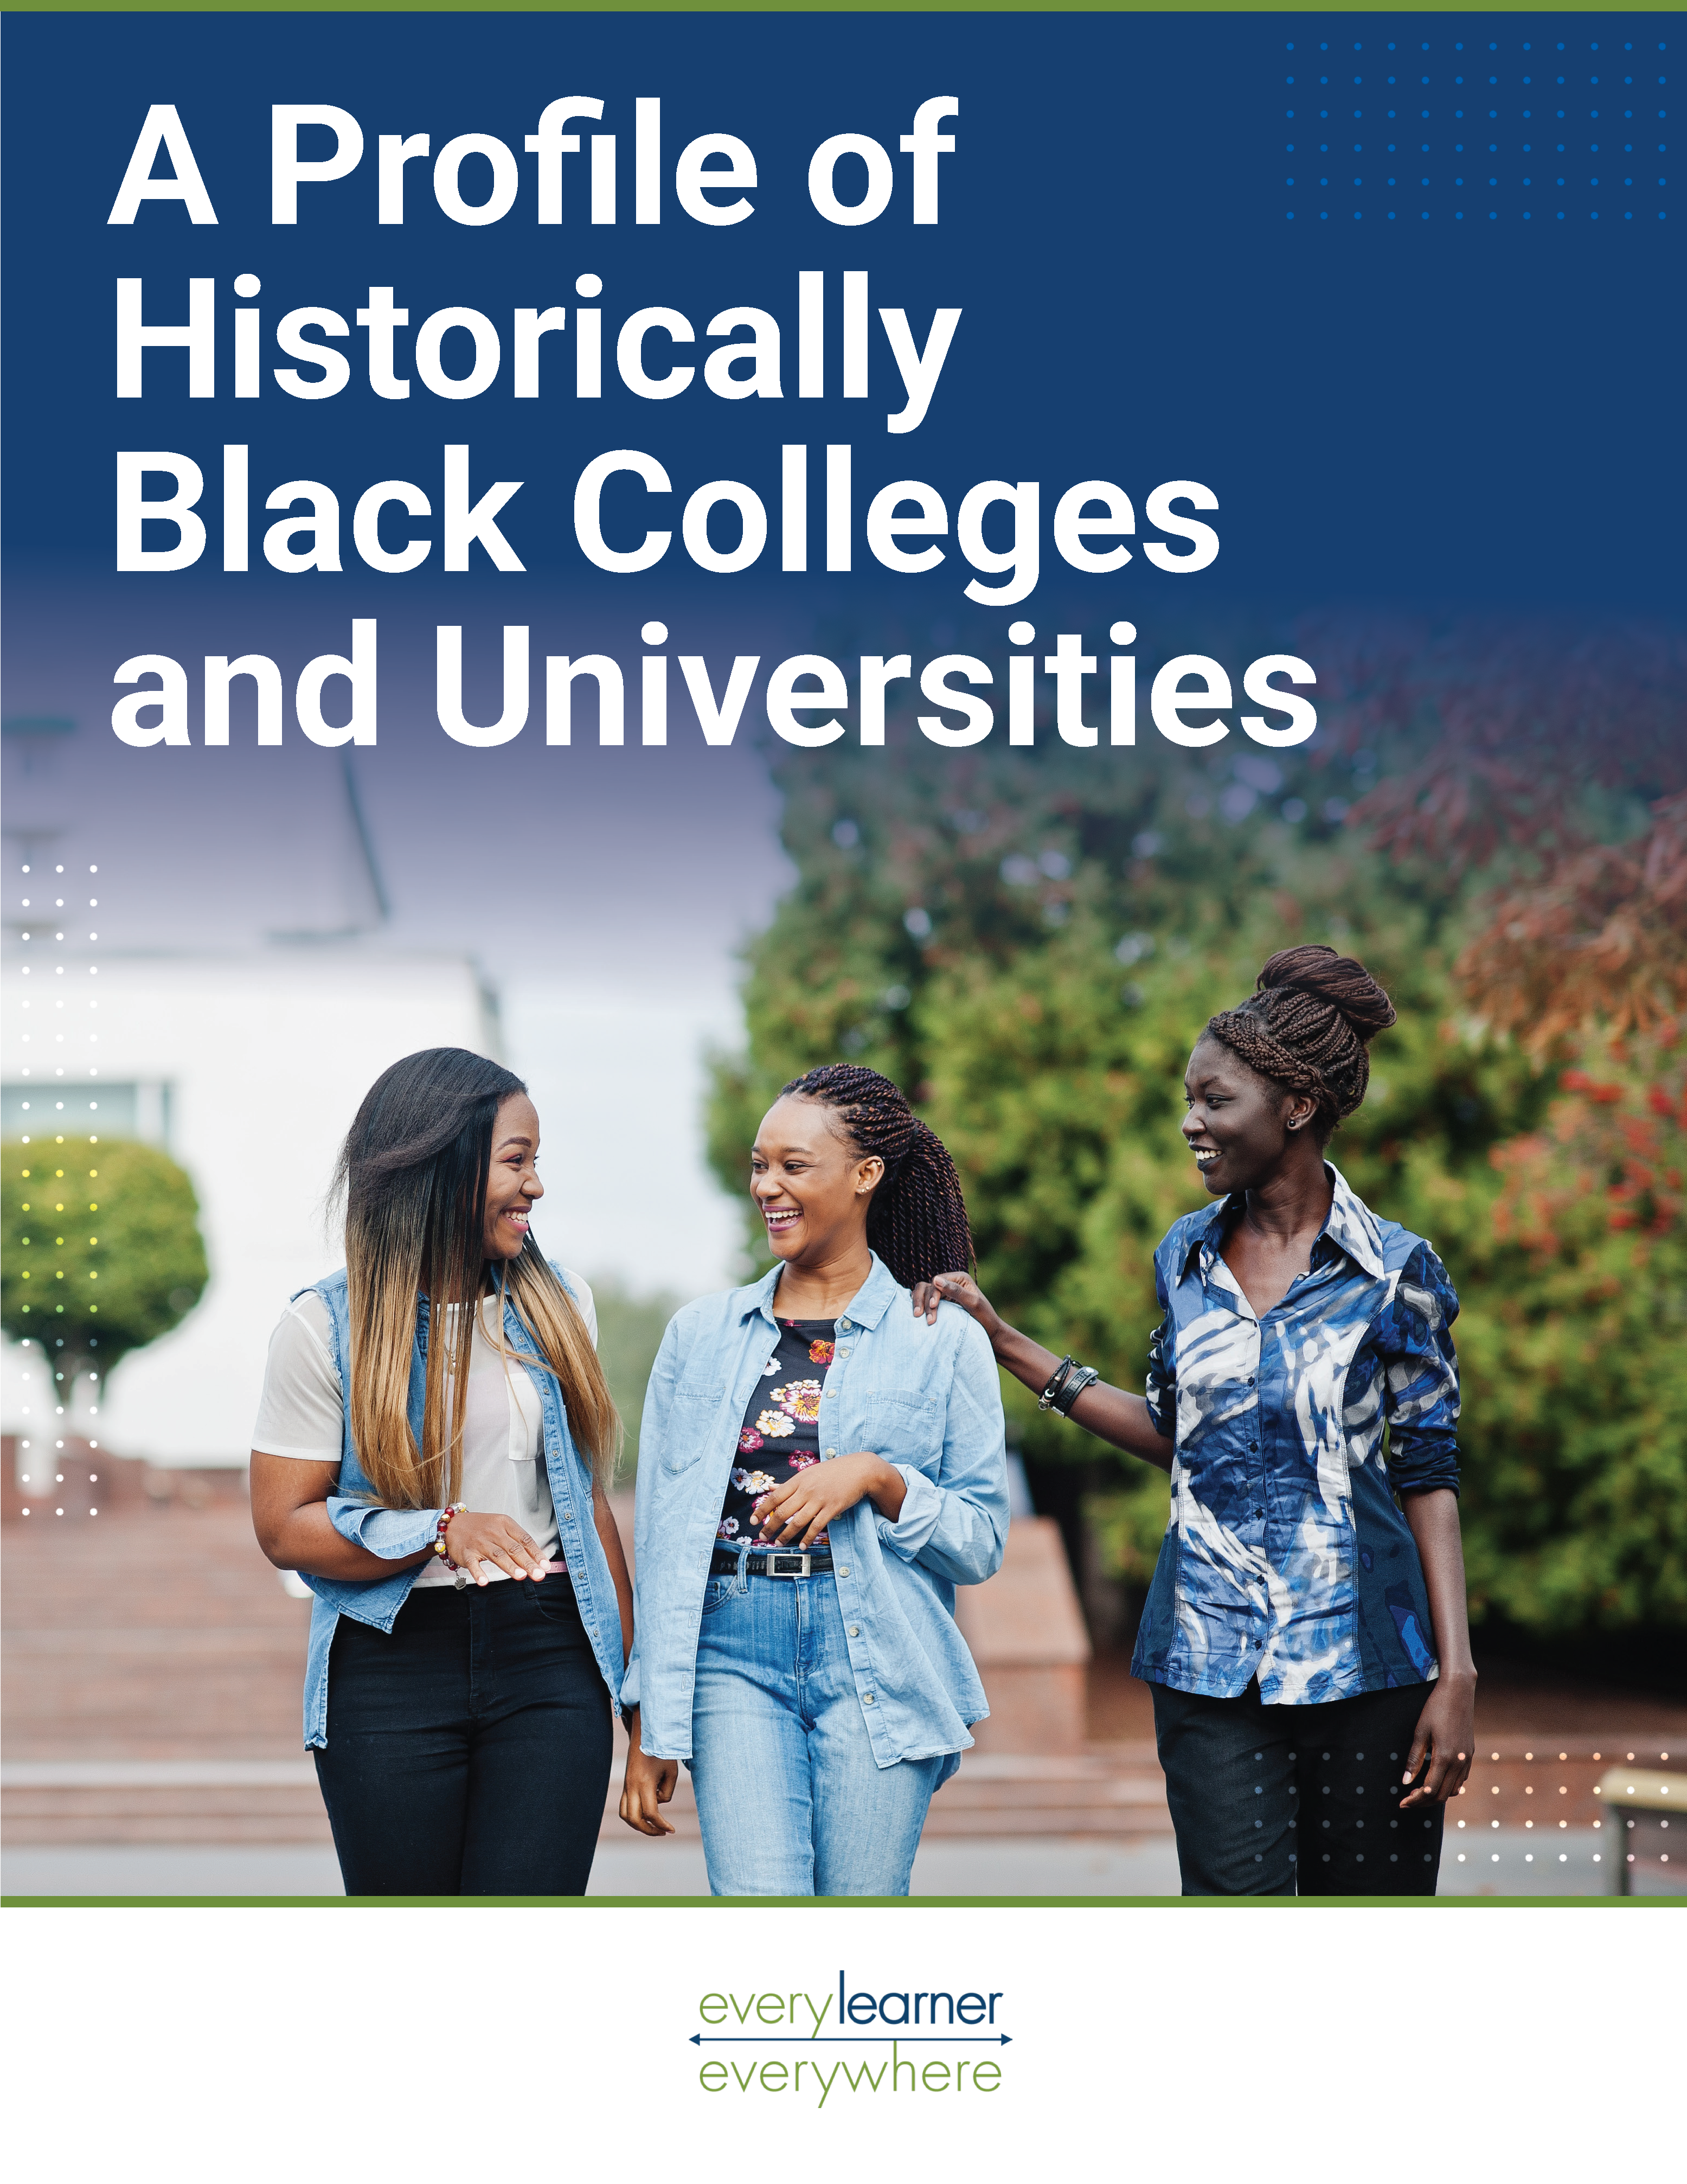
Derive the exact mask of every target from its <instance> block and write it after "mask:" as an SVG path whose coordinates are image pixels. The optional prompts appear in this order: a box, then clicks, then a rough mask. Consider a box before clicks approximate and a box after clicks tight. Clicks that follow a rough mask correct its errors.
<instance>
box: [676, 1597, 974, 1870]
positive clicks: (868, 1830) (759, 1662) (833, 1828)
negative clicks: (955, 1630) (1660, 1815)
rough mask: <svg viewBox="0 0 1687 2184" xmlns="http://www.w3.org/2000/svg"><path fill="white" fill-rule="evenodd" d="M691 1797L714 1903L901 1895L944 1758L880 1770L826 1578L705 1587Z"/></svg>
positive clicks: (945, 1768) (947, 1767) (944, 1771)
mask: <svg viewBox="0 0 1687 2184" xmlns="http://www.w3.org/2000/svg"><path fill="white" fill-rule="evenodd" d="M691 1735H692V1759H691V1770H692V1785H693V1789H694V1790H695V1791H696V1793H697V1810H698V1816H699V1819H701V1821H702V1823H703V1849H704V1856H705V1858H707V1860H708V1864H709V1887H710V1893H711V1894H712V1895H715V1896H905V1895H906V1894H907V1893H908V1880H909V1875H910V1873H911V1872H912V1870H913V1866H914V1853H915V1852H916V1850H917V1849H918V1848H919V1845H920V1830H921V1828H922V1827H923V1826H924V1825H925V1821H926V1808H927V1806H928V1805H929V1804H930V1803H931V1801H932V1793H933V1791H935V1790H936V1788H937V1787H938V1784H939V1783H940V1782H942V1781H943V1780H945V1778H946V1777H947V1775H949V1773H951V1772H952V1771H953V1769H954V1765H955V1760H954V1757H953V1755H949V1754H944V1753H939V1754H938V1756H937V1757H935V1758H930V1759H902V1760H899V1761H898V1762H897V1763H896V1764H895V1765H894V1767H881V1766H880V1765H879V1764H878V1763H877V1760H875V1758H873V1754H872V1747H871V1744H870V1743H869V1742H868V1740H867V1731H866V1723H865V1722H864V1721H863V1720H862V1719H861V1700H860V1694H859V1693H858V1691H856V1689H855V1672H854V1670H853V1669H851V1667H850V1664H849V1643H848V1641H847V1640H846V1638H845V1636H844V1633H843V1616H842V1614H841V1613H840V1612H839V1610H838V1588H837V1585H835V1584H834V1582H833V1580H832V1574H831V1572H830V1571H829V1570H828V1571H826V1572H823V1573H816V1574H815V1575H814V1576H813V1577H808V1578H773V1577H743V1576H738V1577H712V1578H710V1580H709V1589H708V1591H707V1592H706V1593H705V1594H704V1602H703V1624H702V1629H701V1630H700V1631H699V1636H698V1645H697V1685H696V1695H695V1697H694V1699H693V1707H692V1731H691Z"/></svg>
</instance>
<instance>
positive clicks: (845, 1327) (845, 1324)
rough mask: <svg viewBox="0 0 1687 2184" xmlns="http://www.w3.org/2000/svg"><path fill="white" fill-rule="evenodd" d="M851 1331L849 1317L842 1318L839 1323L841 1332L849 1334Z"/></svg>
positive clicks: (839, 1331)
mask: <svg viewBox="0 0 1687 2184" xmlns="http://www.w3.org/2000/svg"><path fill="white" fill-rule="evenodd" d="M849 1331H850V1326H849V1321H848V1320H847V1319H840V1320H839V1321H838V1333H839V1334H849Z"/></svg>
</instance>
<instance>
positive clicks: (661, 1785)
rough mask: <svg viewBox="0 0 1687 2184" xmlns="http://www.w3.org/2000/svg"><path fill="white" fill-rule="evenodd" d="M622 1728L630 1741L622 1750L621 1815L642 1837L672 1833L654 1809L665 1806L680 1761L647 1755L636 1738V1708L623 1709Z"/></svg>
mask: <svg viewBox="0 0 1687 2184" xmlns="http://www.w3.org/2000/svg"><path fill="white" fill-rule="evenodd" d="M626 1727H627V1735H628V1736H629V1738H630V1739H631V1741H630V1743H629V1744H628V1746H627V1752H626V1786H625V1788H623V1790H622V1791H621V1818H622V1819H624V1820H625V1821H626V1825H628V1827H630V1828H636V1829H637V1831H638V1833H639V1834H640V1835H642V1836H671V1835H672V1833H673V1832H674V1830H673V1825H672V1823H671V1821H668V1820H665V1819H663V1818H662V1815H661V1814H660V1812H659V1811H658V1809H657V1808H658V1807H659V1806H661V1805H665V1804H666V1803H667V1802H668V1800H669V1799H670V1798H671V1797H672V1796H673V1794H674V1785H675V1784H676V1782H677V1781H678V1780H679V1775H680V1763H679V1762H678V1760H677V1759H652V1758H649V1757H647V1755H646V1753H645V1752H644V1750H643V1747H642V1746H641V1745H640V1743H639V1741H638V1713H637V1708H633V1707H628V1708H626Z"/></svg>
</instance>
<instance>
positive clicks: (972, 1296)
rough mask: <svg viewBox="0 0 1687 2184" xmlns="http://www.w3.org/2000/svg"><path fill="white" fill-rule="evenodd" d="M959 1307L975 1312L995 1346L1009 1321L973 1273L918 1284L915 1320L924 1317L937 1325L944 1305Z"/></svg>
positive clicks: (930, 1324)
mask: <svg viewBox="0 0 1687 2184" xmlns="http://www.w3.org/2000/svg"><path fill="white" fill-rule="evenodd" d="M944 1303H948V1304H958V1305H959V1306H960V1309H961V1310H962V1311H963V1312H971V1314H972V1317H973V1318H974V1319H976V1320H977V1323H978V1324H979V1326H980V1327H982V1328H983V1330H984V1332H985V1334H988V1336H989V1338H990V1340H991V1341H992V1342H993V1343H994V1340H995V1339H996V1337H997V1335H998V1334H999V1333H1000V1332H1001V1330H1002V1328H1003V1326H1004V1324H1005V1322H1004V1321H1003V1319H1002V1317H1001V1314H1000V1313H999V1312H998V1311H997V1310H996V1308H995V1307H994V1305H993V1304H992V1303H991V1302H990V1300H989V1299H988V1297H987V1296H986V1295H985V1294H984V1292H983V1290H981V1289H980V1288H979V1286H978V1284H977V1282H975V1281H974V1280H973V1279H972V1275H971V1274H937V1275H934V1276H933V1279H931V1280H930V1281H928V1282H916V1284H914V1317H915V1318H916V1319H918V1318H921V1316H923V1317H924V1318H925V1322H926V1324H927V1326H928V1327H930V1326H933V1325H934V1324H935V1323H936V1320H937V1316H938V1306H939V1305H940V1304H944Z"/></svg>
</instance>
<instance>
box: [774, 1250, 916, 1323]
mask: <svg viewBox="0 0 1687 2184" xmlns="http://www.w3.org/2000/svg"><path fill="white" fill-rule="evenodd" d="M782 1272H783V1269H782V1268H779V1267H771V1268H769V1269H768V1271H767V1272H766V1273H765V1274H764V1275H763V1276H762V1278H761V1279H760V1281H759V1282H752V1283H751V1284H749V1287H748V1288H747V1289H742V1290H739V1291H738V1299H739V1303H738V1318H739V1319H740V1321H743V1320H746V1319H750V1318H754V1316H755V1315H756V1314H757V1313H758V1312H759V1313H760V1315H761V1316H762V1317H763V1318H766V1319H770V1320H771V1319H772V1318H773V1316H774V1315H773V1292H774V1290H776V1289H777V1287H778V1285H779V1276H780V1274H781V1273H782ZM896 1295H897V1282H896V1277H895V1275H894V1274H893V1273H891V1271H890V1269H889V1268H888V1267H887V1266H886V1264H885V1263H884V1261H883V1260H882V1259H881V1258H880V1256H879V1255H878V1253H877V1251H875V1252H874V1253H873V1263H872V1271H871V1273H870V1274H869V1275H868V1276H867V1278H866V1281H864V1282H863V1283H862V1284H861V1286H860V1289H858V1290H856V1292H855V1295H854V1296H853V1297H851V1298H850V1300H849V1303H848V1304H847V1305H846V1306H845V1307H844V1308H843V1311H842V1312H839V1313H838V1318H839V1319H848V1320H851V1321H853V1322H854V1323H855V1325H856V1326H857V1327H868V1328H871V1327H877V1325H878V1323H879V1322H880V1320H882V1318H884V1315H885V1313H886V1312H888V1311H889V1309H890V1307H891V1305H892V1303H893V1302H894V1300H895V1298H896ZM776 1324H777V1322H776Z"/></svg>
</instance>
